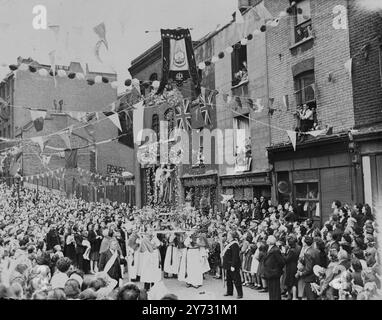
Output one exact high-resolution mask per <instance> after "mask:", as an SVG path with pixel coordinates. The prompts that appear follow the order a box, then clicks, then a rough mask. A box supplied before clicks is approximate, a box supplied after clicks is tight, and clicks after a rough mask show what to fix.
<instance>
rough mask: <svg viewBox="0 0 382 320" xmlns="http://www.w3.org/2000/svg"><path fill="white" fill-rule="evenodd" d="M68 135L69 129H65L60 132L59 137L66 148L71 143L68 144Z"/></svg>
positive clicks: (69, 146)
mask: <svg viewBox="0 0 382 320" xmlns="http://www.w3.org/2000/svg"><path fill="white" fill-rule="evenodd" d="M70 136H71V130H69V129H67V130H65V131H64V132H63V133H61V134H60V137H61V139H62V140H64V142H65V145H66V147H67V148H68V149H71V148H72V147H71V144H70Z"/></svg>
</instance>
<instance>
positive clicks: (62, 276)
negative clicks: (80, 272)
mask: <svg viewBox="0 0 382 320" xmlns="http://www.w3.org/2000/svg"><path fill="white" fill-rule="evenodd" d="M68 279H69V277H68V275H67V274H66V273H63V272H57V273H56V274H54V275H53V277H52V279H51V280H50V284H51V285H52V289H56V288H64V287H65V283H66V281H67V280H68Z"/></svg>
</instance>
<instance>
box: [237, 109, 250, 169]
mask: <svg viewBox="0 0 382 320" xmlns="http://www.w3.org/2000/svg"><path fill="white" fill-rule="evenodd" d="M233 128H234V139H233V141H234V156H235V171H237V172H245V171H250V168H251V162H252V147H251V145H252V143H251V132H250V126H249V119H248V115H246V116H240V117H235V118H234V123H233Z"/></svg>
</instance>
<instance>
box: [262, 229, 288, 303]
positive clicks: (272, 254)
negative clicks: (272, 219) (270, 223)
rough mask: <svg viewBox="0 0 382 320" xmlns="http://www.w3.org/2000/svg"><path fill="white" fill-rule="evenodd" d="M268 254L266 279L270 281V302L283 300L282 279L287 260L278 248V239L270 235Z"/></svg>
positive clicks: (265, 267) (265, 268)
mask: <svg viewBox="0 0 382 320" xmlns="http://www.w3.org/2000/svg"><path fill="white" fill-rule="evenodd" d="M267 244H268V252H267V254H266V256H265V257H264V277H265V278H266V279H267V281H268V292H269V300H281V288H280V277H281V275H282V273H283V268H284V265H285V259H284V257H283V255H282V254H281V251H280V249H279V248H278V247H277V246H276V238H275V237H274V236H272V235H270V236H269V237H268V239H267Z"/></svg>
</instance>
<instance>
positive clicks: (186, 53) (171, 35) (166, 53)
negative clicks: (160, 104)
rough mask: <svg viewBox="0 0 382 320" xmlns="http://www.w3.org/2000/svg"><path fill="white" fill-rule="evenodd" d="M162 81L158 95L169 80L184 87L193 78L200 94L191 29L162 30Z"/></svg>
mask: <svg viewBox="0 0 382 320" xmlns="http://www.w3.org/2000/svg"><path fill="white" fill-rule="evenodd" d="M161 37H162V56H163V58H162V59H163V62H162V80H161V83H160V86H159V88H158V91H157V93H158V94H161V93H162V92H163V90H164V88H165V86H166V85H167V84H168V82H169V80H173V81H174V82H176V84H177V85H178V86H182V85H183V82H184V81H186V80H187V79H189V78H191V79H192V81H193V83H194V86H195V90H196V93H197V94H200V79H199V74H198V70H197V68H196V61H195V55H194V49H193V46H192V39H191V34H190V30H189V29H181V28H179V29H176V30H173V29H161Z"/></svg>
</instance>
